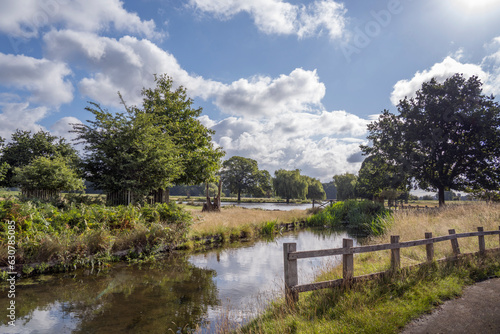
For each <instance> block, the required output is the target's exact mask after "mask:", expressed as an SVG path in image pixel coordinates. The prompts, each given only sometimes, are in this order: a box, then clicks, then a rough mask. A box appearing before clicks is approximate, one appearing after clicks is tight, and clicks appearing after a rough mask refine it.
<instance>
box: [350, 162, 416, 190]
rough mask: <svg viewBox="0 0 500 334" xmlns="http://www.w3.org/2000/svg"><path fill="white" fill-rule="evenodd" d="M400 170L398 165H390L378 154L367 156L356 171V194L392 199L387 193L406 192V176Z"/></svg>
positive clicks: (407, 183) (407, 181)
mask: <svg viewBox="0 0 500 334" xmlns="http://www.w3.org/2000/svg"><path fill="white" fill-rule="evenodd" d="M401 172H402V171H401V170H400V168H398V166H394V165H390V164H389V163H387V162H386V161H384V160H383V159H382V158H381V157H379V156H376V155H370V156H368V157H367V158H366V159H365V160H364V161H363V163H362V164H361V168H360V170H359V173H358V179H357V182H356V189H355V191H356V196H357V197H361V198H366V199H369V200H374V199H384V198H389V199H394V198H390V197H392V196H388V194H398V193H399V194H401V193H406V192H408V186H409V180H408V177H407V176H406V175H405V174H402V173H401Z"/></svg>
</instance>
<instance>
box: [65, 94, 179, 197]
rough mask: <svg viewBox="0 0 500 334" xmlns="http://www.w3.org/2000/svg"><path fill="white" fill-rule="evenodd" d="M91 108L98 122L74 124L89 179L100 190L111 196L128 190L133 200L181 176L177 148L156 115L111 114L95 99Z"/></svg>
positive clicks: (133, 111)
mask: <svg viewBox="0 0 500 334" xmlns="http://www.w3.org/2000/svg"><path fill="white" fill-rule="evenodd" d="M86 110H87V111H89V112H91V113H92V114H93V115H94V116H95V120H93V121H87V123H88V124H75V125H74V132H76V133H77V134H78V137H77V138H78V140H80V141H81V142H83V143H84V145H85V151H86V155H85V157H84V159H83V165H84V169H85V172H86V174H85V178H86V179H87V180H89V181H91V182H93V183H94V185H95V187H96V188H98V189H102V190H104V191H105V192H106V193H108V195H111V194H123V193H128V194H129V196H128V198H127V199H126V200H125V202H126V203H128V202H134V201H137V200H141V199H143V198H144V196H146V195H148V194H149V193H150V192H151V191H152V190H153V189H157V188H166V187H169V186H171V185H172V184H173V182H174V180H176V179H177V178H178V177H179V175H180V173H181V170H182V169H181V168H182V164H181V163H180V157H179V152H178V149H177V147H176V145H175V144H174V143H173V141H172V140H171V137H170V136H165V135H164V134H163V132H162V130H161V128H159V127H157V126H155V124H154V115H152V114H148V113H145V112H144V111H142V110H139V109H137V108H135V107H131V108H127V109H126V112H125V113H117V114H112V113H110V112H109V111H107V110H103V109H102V108H101V107H100V105H98V104H96V103H91V104H90V106H88V107H86ZM118 202H120V201H118ZM117 204H119V203H117Z"/></svg>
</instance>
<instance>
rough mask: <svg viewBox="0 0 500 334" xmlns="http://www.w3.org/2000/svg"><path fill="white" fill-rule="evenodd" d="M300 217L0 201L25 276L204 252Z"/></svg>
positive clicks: (1, 261)
mask: <svg viewBox="0 0 500 334" xmlns="http://www.w3.org/2000/svg"><path fill="white" fill-rule="evenodd" d="M306 216H307V214H306V212H305V211H289V212H287V211H264V210H248V209H242V208H235V207H231V208H224V209H223V210H222V211H221V212H219V213H202V212H201V207H193V206H184V207H181V206H180V205H177V204H175V202H171V203H170V204H156V205H142V206H141V205H137V206H132V205H129V206H118V207H108V206H104V205H98V204H88V203H87V204H86V203H79V204H75V203H69V202H65V201H58V202H56V203H44V202H32V201H18V200H4V201H0V221H2V222H7V221H13V222H15V223H14V226H15V248H16V250H15V252H16V254H15V263H16V270H17V271H18V272H20V273H23V274H24V275H33V274H38V273H42V272H47V271H59V270H68V269H73V268H77V267H82V266H94V265H97V266H99V265H106V264H107V263H109V262H113V261H117V260H120V259H128V260H134V259H136V258H140V259H143V258H146V257H150V256H153V255H155V254H156V253H158V252H161V251H165V250H172V249H190V250H203V249H206V248H211V247H220V246H222V245H224V244H227V243H229V242H235V241H240V240H241V239H253V238H258V237H262V236H270V235H273V234H275V233H277V232H278V231H279V229H280V228H282V227H283V224H291V225H294V223H296V222H299V221H304V219H305V217H306ZM8 225H9V224H7V223H5V224H1V225H0V267H6V266H7V265H8V264H9V262H8V261H9V258H8V256H9V254H8V247H7V246H8V236H9V234H8Z"/></svg>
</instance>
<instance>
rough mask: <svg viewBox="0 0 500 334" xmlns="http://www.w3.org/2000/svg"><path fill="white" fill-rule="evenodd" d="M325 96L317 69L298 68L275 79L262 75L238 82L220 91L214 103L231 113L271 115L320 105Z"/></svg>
mask: <svg viewBox="0 0 500 334" xmlns="http://www.w3.org/2000/svg"><path fill="white" fill-rule="evenodd" d="M324 95H325V85H324V84H323V83H321V82H320V81H319V78H318V75H317V74H316V71H306V70H303V69H301V68H298V69H295V70H294V71H292V72H291V73H290V75H281V76H280V77H278V78H276V79H271V78H269V77H262V76H261V77H254V78H252V79H250V80H247V79H240V80H238V81H235V82H233V83H232V84H231V85H229V86H227V87H225V88H224V89H222V90H221V91H220V93H219V94H218V95H217V97H216V100H215V104H216V105H217V106H218V107H219V108H220V110H221V111H222V112H224V113H226V114H230V115H240V116H242V115H245V116H263V115H267V116H269V115H273V114H277V113H280V112H284V111H299V110H304V109H307V108H308V106H320V105H321V99H322V98H323V97H324Z"/></svg>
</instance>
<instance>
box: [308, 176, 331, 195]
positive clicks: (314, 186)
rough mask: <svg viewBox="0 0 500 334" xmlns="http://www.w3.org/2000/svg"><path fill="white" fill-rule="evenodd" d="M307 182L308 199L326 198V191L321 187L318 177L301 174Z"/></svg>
mask: <svg viewBox="0 0 500 334" xmlns="http://www.w3.org/2000/svg"><path fill="white" fill-rule="evenodd" d="M302 177H303V178H304V179H305V180H306V182H307V195H306V197H307V198H308V199H319V200H322V199H326V193H325V190H324V189H323V185H322V184H321V182H320V181H319V180H318V179H315V178H312V177H310V176H302Z"/></svg>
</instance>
